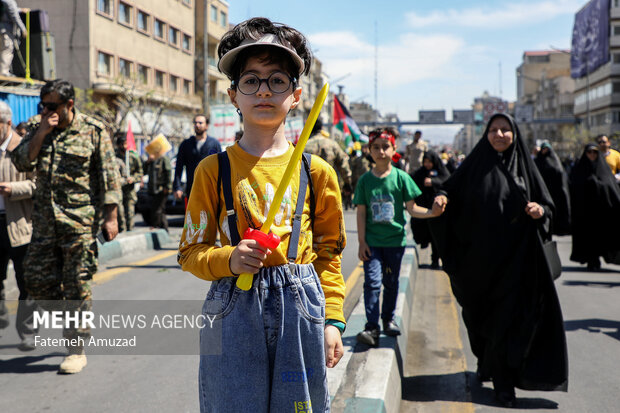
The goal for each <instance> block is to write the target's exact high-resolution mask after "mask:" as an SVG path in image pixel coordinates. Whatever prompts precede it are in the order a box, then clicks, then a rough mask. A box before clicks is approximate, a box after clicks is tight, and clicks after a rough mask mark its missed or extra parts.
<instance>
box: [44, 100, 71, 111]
mask: <svg viewBox="0 0 620 413" xmlns="http://www.w3.org/2000/svg"><path fill="white" fill-rule="evenodd" d="M64 104H65V102H39V111H41V112H42V111H43V109H47V110H49V111H52V112H53V111H55V110H56V109H58V107H59V106H60V105H64Z"/></svg>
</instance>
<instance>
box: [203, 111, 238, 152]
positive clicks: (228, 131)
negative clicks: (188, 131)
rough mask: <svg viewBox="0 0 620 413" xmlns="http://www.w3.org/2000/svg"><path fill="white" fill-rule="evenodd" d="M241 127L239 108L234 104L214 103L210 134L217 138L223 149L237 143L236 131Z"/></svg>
mask: <svg viewBox="0 0 620 413" xmlns="http://www.w3.org/2000/svg"><path fill="white" fill-rule="evenodd" d="M239 129H241V122H240V121H239V115H238V114H237V108H235V107H234V106H233V105H212V106H211V124H210V125H209V130H208V132H207V133H208V135H209V136H213V137H214V138H216V139H217V140H218V141H219V142H220V144H221V145H222V149H223V148H226V147H227V146H230V145H232V144H233V143H235V133H236V132H237V131H238V130H239Z"/></svg>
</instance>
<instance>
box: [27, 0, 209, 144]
mask: <svg viewBox="0 0 620 413" xmlns="http://www.w3.org/2000/svg"><path fill="white" fill-rule="evenodd" d="M195 1H196V0H157V1H153V0H87V1H86V0H84V1H74V0H54V1H53V2H50V1H49V0H20V1H19V5H20V7H28V8H31V9H45V10H47V12H48V15H49V21H50V30H51V32H52V33H53V35H54V37H55V46H56V66H57V67H56V71H57V75H58V77H59V78H63V79H67V80H69V81H71V82H72V83H73V84H74V85H75V86H76V87H78V88H80V89H92V90H93V99H94V100H105V101H107V102H110V103H111V102H113V101H114V98H115V97H117V96H118V95H119V94H122V93H126V91H127V90H128V88H130V87H131V88H132V89H133V88H135V90H137V91H139V92H136V93H138V94H140V93H145V94H146V93H148V96H149V99H148V101H149V104H148V105H147V107H146V108H145V109H144V111H145V112H146V113H142V115H140V117H142V118H143V119H146V123H145V122H144V121H142V122H139V121H138V119H134V120H135V122H132V128H133V130H134V133H136V135H137V136H138V137H139V136H140V135H150V134H153V133H159V132H161V133H164V134H165V135H167V136H169V137H172V138H174V137H177V138H179V139H180V138H182V137H186V136H187V135H189V134H191V132H192V125H191V118H192V114H193V113H196V112H198V111H200V110H201V103H200V98H199V97H197V96H196V95H195V93H194V89H195V86H194V83H195V78H194V56H195V47H194V43H195V30H194V15H195V9H194V6H195V5H194V2H195ZM132 85H133V86H132ZM162 104H163V105H164V106H165V110H164V111H163V112H162V114H161V115H160V116H158V115H157V113H158V111H159V108H160V107H161V106H162ZM136 117H138V114H136V113H131V114H130V115H129V117H128V118H129V119H133V118H136ZM143 127H144V129H146V130H141V129H142V128H143Z"/></svg>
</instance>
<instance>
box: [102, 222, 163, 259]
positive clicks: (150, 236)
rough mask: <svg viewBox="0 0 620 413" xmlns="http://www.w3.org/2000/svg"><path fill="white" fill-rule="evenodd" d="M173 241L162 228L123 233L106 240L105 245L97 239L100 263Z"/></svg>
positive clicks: (158, 247) (156, 247)
mask: <svg viewBox="0 0 620 413" xmlns="http://www.w3.org/2000/svg"><path fill="white" fill-rule="evenodd" d="M171 241H172V240H171V238H170V235H169V234H168V233H167V232H166V230H164V229H161V228H160V229H154V230H152V231H148V232H139V233H136V234H129V233H127V234H126V235H125V234H122V236H119V237H118V238H116V239H114V240H112V241H110V242H106V243H105V244H103V245H102V244H100V243H99V241H97V247H98V248H99V263H105V262H107V261H110V260H113V259H115V258H120V257H123V256H126V255H130V254H139V253H141V252H144V251H148V250H153V249H160V248H161V246H162V245H164V244H167V243H169V242H171Z"/></svg>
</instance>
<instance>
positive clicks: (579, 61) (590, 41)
mask: <svg viewBox="0 0 620 413" xmlns="http://www.w3.org/2000/svg"><path fill="white" fill-rule="evenodd" d="M608 61H609V0H590V2H589V3H588V4H586V5H585V6H584V7H583V8H582V9H581V10H579V11H578V12H577V14H576V15H575V24H574V25H573V41H572V50H571V56H570V74H571V77H572V78H574V79H576V78H578V77H583V76H585V75H586V74H589V73H592V72H593V71H595V70H596V69H598V68H599V67H601V66H602V65H604V64H605V63H607V62H608Z"/></svg>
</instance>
